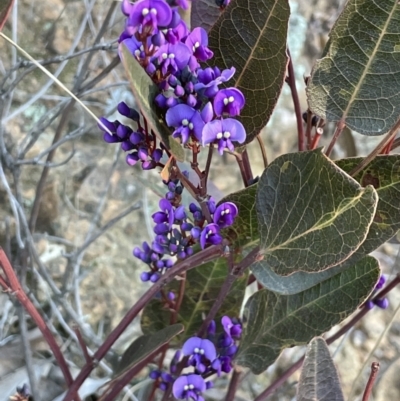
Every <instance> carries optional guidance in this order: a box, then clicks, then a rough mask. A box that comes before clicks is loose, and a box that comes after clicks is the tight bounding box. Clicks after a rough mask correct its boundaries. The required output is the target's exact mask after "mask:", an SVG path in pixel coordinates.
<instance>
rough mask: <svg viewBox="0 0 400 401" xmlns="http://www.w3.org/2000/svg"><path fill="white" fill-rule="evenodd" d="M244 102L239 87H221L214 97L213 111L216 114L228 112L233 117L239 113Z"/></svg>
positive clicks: (220, 114)
mask: <svg viewBox="0 0 400 401" xmlns="http://www.w3.org/2000/svg"><path fill="white" fill-rule="evenodd" d="M244 103H245V99H244V96H243V93H242V92H241V91H240V90H239V89H236V88H228V89H221V90H220V91H219V92H218V93H217V94H216V95H215V98H214V111H215V114H216V115H217V116H222V114H223V113H228V114H229V115H230V116H231V117H234V116H237V115H239V114H240V110H241V109H243V107H244Z"/></svg>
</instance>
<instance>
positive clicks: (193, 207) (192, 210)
mask: <svg viewBox="0 0 400 401" xmlns="http://www.w3.org/2000/svg"><path fill="white" fill-rule="evenodd" d="M189 210H190V212H191V213H194V212H198V211H201V209H200V208H199V207H198V206H197V205H196V204H195V203H191V204H190V205H189Z"/></svg>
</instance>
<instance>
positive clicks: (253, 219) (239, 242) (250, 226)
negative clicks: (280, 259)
mask: <svg viewBox="0 0 400 401" xmlns="http://www.w3.org/2000/svg"><path fill="white" fill-rule="evenodd" d="M256 193H257V184H254V185H251V186H250V187H247V188H244V189H242V190H240V191H238V192H234V193H232V194H230V195H228V196H226V197H225V198H223V199H221V201H220V202H219V204H221V203H223V202H233V203H234V204H235V205H236V206H237V208H238V210H239V214H238V216H237V217H236V219H235V222H234V223H233V225H232V226H230V227H229V228H227V229H225V230H224V233H223V237H224V238H226V239H229V241H230V243H231V245H232V246H233V247H234V248H235V247H244V246H246V247H248V246H250V245H252V244H256V243H258V241H259V239H260V235H259V233H258V222H257V213H256V204H255V202H256Z"/></svg>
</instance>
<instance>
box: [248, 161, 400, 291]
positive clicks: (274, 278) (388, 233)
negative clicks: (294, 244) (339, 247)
mask: <svg viewBox="0 0 400 401" xmlns="http://www.w3.org/2000/svg"><path fill="white" fill-rule="evenodd" d="M361 160H362V158H360V157H357V158H350V159H342V160H337V161H336V162H335V163H336V165H337V166H339V167H340V168H341V169H343V170H344V171H346V172H350V171H351V170H352V169H353V168H354V167H355V166H356V165H357V164H358V163H360V162H361ZM354 178H355V179H356V181H357V182H359V183H360V184H361V185H362V186H366V185H373V186H374V188H375V189H376V191H377V194H378V197H379V199H378V205H377V208H376V212H375V216H374V219H373V221H372V224H371V226H370V228H369V231H368V234H367V237H366V239H365V241H364V242H363V243H362V244H361V246H360V247H359V248H358V249H357V250H356V252H354V253H353V254H352V255H351V256H350V258H349V259H347V260H345V261H344V262H343V263H342V264H340V265H337V266H335V267H333V268H331V269H329V270H326V271H323V272H320V273H313V274H309V273H304V272H296V273H294V274H292V275H291V276H286V277H282V276H279V275H278V274H276V273H274V272H273V271H272V270H271V268H270V267H269V266H268V265H267V264H266V263H265V262H264V261H259V262H256V263H255V264H253V265H252V267H251V268H252V271H253V273H254V275H255V276H256V277H257V280H258V281H260V283H261V284H262V285H263V286H264V287H266V288H268V289H270V290H272V291H275V292H278V293H281V294H295V293H297V292H301V291H304V290H306V289H307V288H310V287H312V286H313V285H316V284H318V283H320V282H321V281H323V280H326V279H328V278H330V277H332V276H334V275H335V274H337V273H339V272H341V271H344V270H345V269H347V268H348V267H349V266H352V265H354V264H356V263H357V264H363V263H370V261H369V258H368V257H366V256H365V255H367V254H368V253H370V252H372V251H374V250H375V249H376V248H378V247H379V246H380V245H382V244H384V243H385V242H386V241H387V240H389V239H390V238H392V237H393V236H394V235H395V234H396V232H398V230H400V203H399V202H398V199H399V197H400V195H399V194H400V156H398V155H390V156H377V157H376V158H375V159H374V160H373V161H372V162H371V163H370V164H369V165H368V166H367V167H366V168H365V169H364V170H362V171H361V172H360V173H359V174H357V175H356V176H355V177H354Z"/></svg>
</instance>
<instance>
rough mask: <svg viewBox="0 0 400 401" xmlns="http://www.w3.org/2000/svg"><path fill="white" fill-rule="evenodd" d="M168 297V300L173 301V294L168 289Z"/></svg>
mask: <svg viewBox="0 0 400 401" xmlns="http://www.w3.org/2000/svg"><path fill="white" fill-rule="evenodd" d="M168 299H169V300H170V301H173V300H174V299H175V294H174V293H173V292H172V291H170V292H169V293H168Z"/></svg>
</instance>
